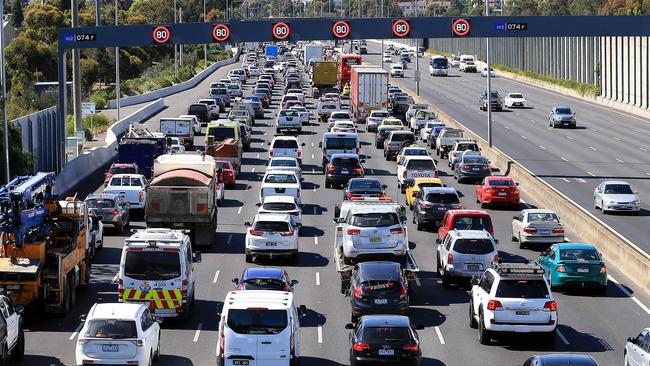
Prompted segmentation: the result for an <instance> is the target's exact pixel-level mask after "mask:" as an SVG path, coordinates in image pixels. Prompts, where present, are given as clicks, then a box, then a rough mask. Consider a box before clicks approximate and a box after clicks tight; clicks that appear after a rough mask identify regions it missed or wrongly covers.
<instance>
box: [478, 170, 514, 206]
mask: <svg viewBox="0 0 650 366" xmlns="http://www.w3.org/2000/svg"><path fill="white" fill-rule="evenodd" d="M518 185H519V183H515V181H514V179H512V178H510V177H498V176H493V177H485V178H484V179H483V182H481V184H480V185H478V186H476V202H477V203H480V204H481V208H483V207H485V206H486V205H489V204H493V203H504V204H509V205H513V206H516V207H518V206H519V188H517V186H518Z"/></svg>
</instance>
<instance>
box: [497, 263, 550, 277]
mask: <svg viewBox="0 0 650 366" xmlns="http://www.w3.org/2000/svg"><path fill="white" fill-rule="evenodd" d="M492 268H494V270H495V271H497V273H499V274H500V275H540V276H541V275H543V274H544V268H542V267H541V266H540V265H539V264H538V263H537V262H532V261H526V262H523V263H521V262H518V263H513V262H510V263H503V262H501V261H498V262H496V263H493V264H492Z"/></svg>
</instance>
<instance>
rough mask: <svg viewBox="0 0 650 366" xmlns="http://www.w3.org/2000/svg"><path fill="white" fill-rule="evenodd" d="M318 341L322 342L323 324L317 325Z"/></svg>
mask: <svg viewBox="0 0 650 366" xmlns="http://www.w3.org/2000/svg"><path fill="white" fill-rule="evenodd" d="M318 343H323V326H322V325H319V326H318Z"/></svg>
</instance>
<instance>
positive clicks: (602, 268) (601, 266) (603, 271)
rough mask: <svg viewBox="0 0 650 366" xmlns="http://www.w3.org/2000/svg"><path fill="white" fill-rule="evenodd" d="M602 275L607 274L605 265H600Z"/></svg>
mask: <svg viewBox="0 0 650 366" xmlns="http://www.w3.org/2000/svg"><path fill="white" fill-rule="evenodd" d="M600 273H601V274H605V273H607V267H606V266H605V265H604V264H601V265H600Z"/></svg>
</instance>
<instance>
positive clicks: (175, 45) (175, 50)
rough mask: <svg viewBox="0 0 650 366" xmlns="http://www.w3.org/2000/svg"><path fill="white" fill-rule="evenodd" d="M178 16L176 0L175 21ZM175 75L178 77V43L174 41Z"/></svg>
mask: <svg viewBox="0 0 650 366" xmlns="http://www.w3.org/2000/svg"><path fill="white" fill-rule="evenodd" d="M176 19H178V16H177V15H176V0H174V23H176V22H177V20H176ZM174 76H175V77H178V45H177V44H176V43H174Z"/></svg>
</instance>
